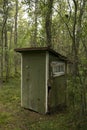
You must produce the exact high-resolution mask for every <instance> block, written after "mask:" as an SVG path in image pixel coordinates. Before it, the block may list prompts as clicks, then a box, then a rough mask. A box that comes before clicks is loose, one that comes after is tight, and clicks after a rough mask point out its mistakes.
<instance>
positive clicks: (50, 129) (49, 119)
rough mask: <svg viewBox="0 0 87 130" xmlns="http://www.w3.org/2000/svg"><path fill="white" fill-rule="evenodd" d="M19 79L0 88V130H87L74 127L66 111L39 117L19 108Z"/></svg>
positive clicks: (86, 126)
mask: <svg viewBox="0 0 87 130" xmlns="http://www.w3.org/2000/svg"><path fill="white" fill-rule="evenodd" d="M20 91H21V90H20V79H19V78H16V79H10V80H9V82H8V83H4V85H3V87H1V86H0V130H87V122H85V125H83V126H82V125H80V126H78V127H76V122H75V121H72V118H70V114H69V112H68V111H65V112H64V111H63V112H57V113H54V114H50V115H41V114H38V113H35V112H33V111H30V110H26V109H24V108H22V107H21V104H20V102H21V96H20Z"/></svg>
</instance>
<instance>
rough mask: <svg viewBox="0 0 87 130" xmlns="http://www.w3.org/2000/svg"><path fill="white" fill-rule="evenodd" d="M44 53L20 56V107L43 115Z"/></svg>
mask: <svg viewBox="0 0 87 130" xmlns="http://www.w3.org/2000/svg"><path fill="white" fill-rule="evenodd" d="M45 62H46V54H45V52H36V51H34V52H28V53H23V54H22V106H23V107H25V108H29V109H32V110H34V111H37V112H40V113H45V93H46V92H45V91H46V90H45V66H46V65H45Z"/></svg>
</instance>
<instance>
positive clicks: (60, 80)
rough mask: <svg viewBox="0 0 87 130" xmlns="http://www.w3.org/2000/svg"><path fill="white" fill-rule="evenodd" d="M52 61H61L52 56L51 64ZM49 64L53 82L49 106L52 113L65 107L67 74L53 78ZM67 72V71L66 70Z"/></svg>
mask: <svg viewBox="0 0 87 130" xmlns="http://www.w3.org/2000/svg"><path fill="white" fill-rule="evenodd" d="M52 61H61V60H59V58H58V57H55V56H54V55H51V54H50V64H51V62H52ZM50 64H49V71H50V75H49V77H50V78H51V80H52V85H51V91H50V97H49V104H50V106H49V107H50V109H51V111H55V109H56V108H58V107H60V106H62V105H65V103H66V86H67V84H66V72H65V75H62V76H57V77H51V72H52V68H51V65H50ZM65 70H66V69H65Z"/></svg>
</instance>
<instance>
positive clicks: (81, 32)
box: [0, 0, 87, 116]
mask: <svg viewBox="0 0 87 130" xmlns="http://www.w3.org/2000/svg"><path fill="white" fill-rule="evenodd" d="M39 46H41V47H44V46H49V47H51V48H53V49H55V50H56V51H58V52H59V53H61V54H63V55H65V56H67V57H68V59H69V61H70V62H71V64H70V65H69V74H68V76H67V78H68V83H67V84H68V85H67V92H66V93H67V95H68V104H67V105H68V106H69V107H70V108H72V109H73V110H78V111H79V114H80V115H81V116H83V115H85V113H86V110H87V92H86V91H87V1H86V0H62V1H61V0H0V83H1V84H3V81H8V79H9V77H12V76H16V75H17V74H18V73H20V69H19V68H20V55H19V54H16V52H15V51H14V49H15V48H18V47H39Z"/></svg>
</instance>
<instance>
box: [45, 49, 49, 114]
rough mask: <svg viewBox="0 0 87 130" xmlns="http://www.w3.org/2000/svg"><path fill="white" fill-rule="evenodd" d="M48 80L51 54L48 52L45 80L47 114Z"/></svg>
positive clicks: (46, 107) (46, 108)
mask: <svg viewBox="0 0 87 130" xmlns="http://www.w3.org/2000/svg"><path fill="white" fill-rule="evenodd" d="M48 79H49V52H48V51H46V79H45V83H46V84H45V87H46V99H45V103H46V104H45V105H46V106H45V112H46V113H47V112H48Z"/></svg>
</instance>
